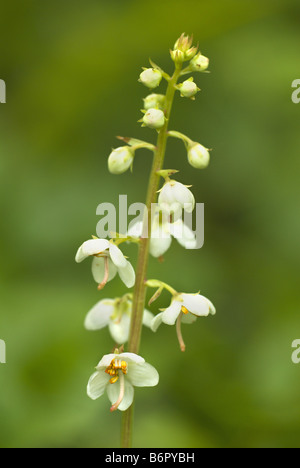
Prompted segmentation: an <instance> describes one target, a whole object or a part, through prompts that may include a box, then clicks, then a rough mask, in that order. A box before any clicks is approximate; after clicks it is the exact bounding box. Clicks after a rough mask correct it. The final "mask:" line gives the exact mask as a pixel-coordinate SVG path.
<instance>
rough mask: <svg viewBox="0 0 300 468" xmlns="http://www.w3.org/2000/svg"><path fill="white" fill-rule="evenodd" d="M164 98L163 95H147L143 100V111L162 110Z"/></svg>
mask: <svg viewBox="0 0 300 468" xmlns="http://www.w3.org/2000/svg"><path fill="white" fill-rule="evenodd" d="M165 101H166V96H165V95H164V94H149V96H147V97H145V99H144V109H145V110H149V109H160V110H163V108H164V106H165Z"/></svg>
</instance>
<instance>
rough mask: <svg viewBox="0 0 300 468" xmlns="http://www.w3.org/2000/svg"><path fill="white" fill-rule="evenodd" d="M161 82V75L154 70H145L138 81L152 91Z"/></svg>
mask: <svg viewBox="0 0 300 468" xmlns="http://www.w3.org/2000/svg"><path fill="white" fill-rule="evenodd" d="M161 80H162V74H161V72H160V71H159V70H156V69H155V68H146V69H145V70H144V71H143V72H142V73H141V74H140V79H139V81H140V82H141V83H143V85H145V86H147V88H150V89H153V88H157V86H159V84H160V82H161Z"/></svg>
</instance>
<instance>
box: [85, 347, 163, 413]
mask: <svg viewBox="0 0 300 468" xmlns="http://www.w3.org/2000/svg"><path fill="white" fill-rule="evenodd" d="M96 369H97V372H95V373H94V374H93V375H92V376H91V378H90V380H89V382H88V386H87V394H88V396H89V397H90V398H91V399H92V400H96V399H97V398H99V397H100V396H102V395H103V394H104V392H105V391H107V395H108V398H109V400H110V401H111V403H112V406H111V408H110V411H115V410H116V409H119V410H120V411H126V410H127V409H128V408H129V406H131V404H132V402H133V397H134V388H133V387H154V386H155V385H157V384H158V382H159V375H158V372H157V370H156V369H155V368H154V367H153V366H151V365H150V364H148V363H147V362H145V360H144V359H143V358H142V357H141V356H138V355H137V354H134V353H121V354H117V353H115V354H106V355H105V356H103V358H102V359H101V361H100V362H99V364H98V366H97V368H96Z"/></svg>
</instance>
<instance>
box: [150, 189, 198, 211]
mask: <svg viewBox="0 0 300 468" xmlns="http://www.w3.org/2000/svg"><path fill="white" fill-rule="evenodd" d="M158 203H159V206H160V208H161V209H162V210H163V211H165V212H167V213H174V215H175V216H177V215H178V214H179V213H180V212H181V211H182V209H184V210H185V211H187V212H188V213H191V212H192V211H193V209H194V207H195V198H194V195H193V194H192V192H191V191H190V190H189V189H188V187H186V186H185V185H183V184H181V183H180V182H177V181H176V180H169V181H168V182H166V183H165V184H164V186H163V188H162V189H161V190H160V193H159V196H158Z"/></svg>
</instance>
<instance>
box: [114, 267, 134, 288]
mask: <svg viewBox="0 0 300 468" xmlns="http://www.w3.org/2000/svg"><path fill="white" fill-rule="evenodd" d="M118 273H119V276H120V278H121V280H122V281H123V283H124V284H125V286H127V288H132V287H133V286H134V283H135V271H134V269H133V266H132V265H131V263H130V262H128V260H126V266H125V267H124V268H118Z"/></svg>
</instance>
